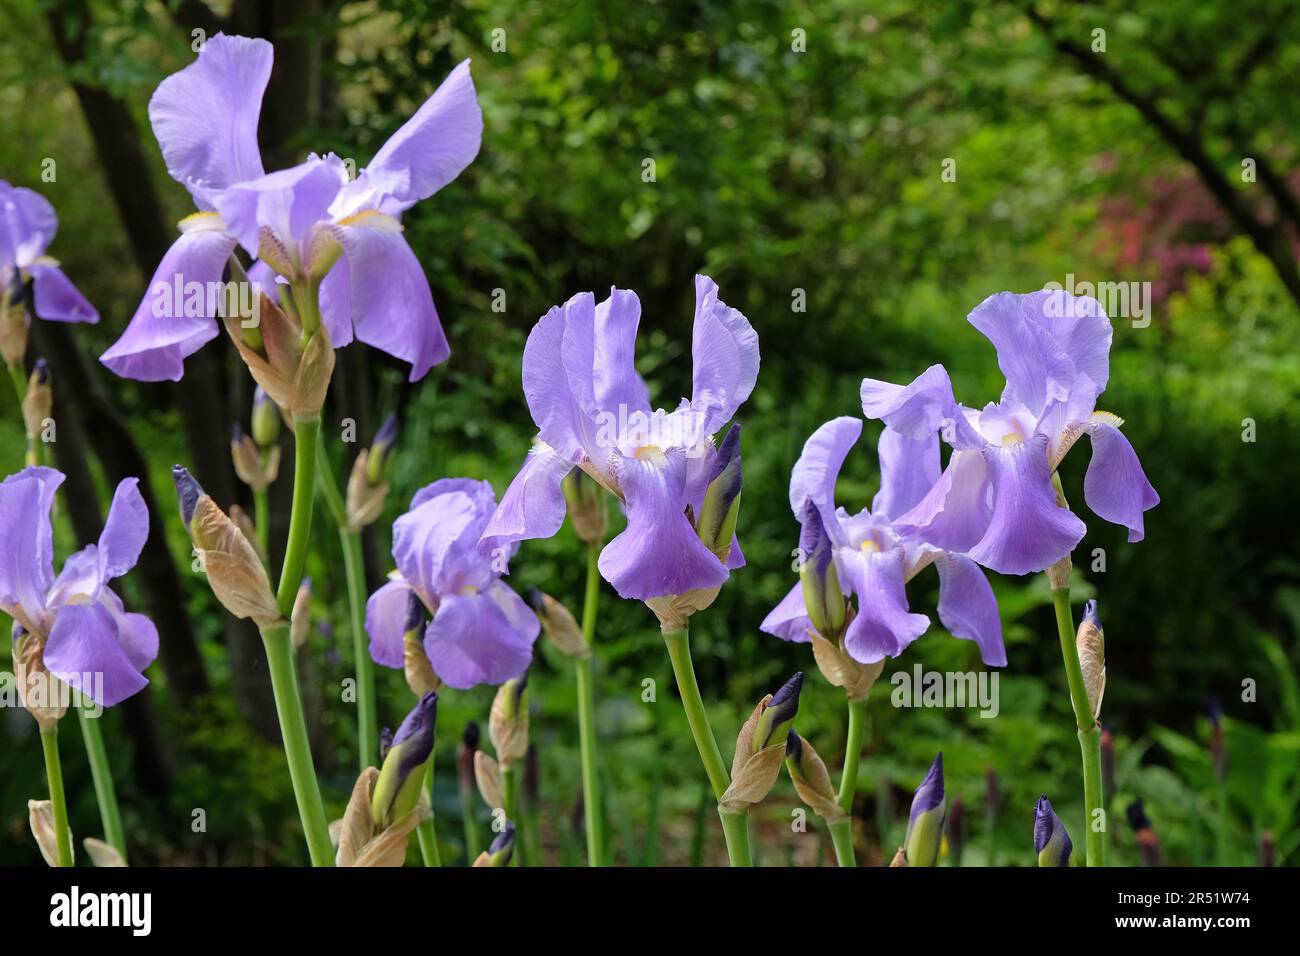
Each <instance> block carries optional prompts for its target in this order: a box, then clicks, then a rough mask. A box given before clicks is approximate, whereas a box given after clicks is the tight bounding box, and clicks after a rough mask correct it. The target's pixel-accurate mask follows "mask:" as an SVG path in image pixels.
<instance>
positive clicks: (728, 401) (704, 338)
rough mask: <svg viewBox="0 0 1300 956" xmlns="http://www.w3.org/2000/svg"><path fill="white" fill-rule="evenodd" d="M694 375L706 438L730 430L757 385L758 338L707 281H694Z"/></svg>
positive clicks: (694, 401)
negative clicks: (717, 432)
mask: <svg viewBox="0 0 1300 956" xmlns="http://www.w3.org/2000/svg"><path fill="white" fill-rule="evenodd" d="M691 357H692V360H693V361H694V375H693V379H692V389H691V406H692V408H694V409H695V410H696V411H697V412H698V413H700V414H702V415H704V416H705V424H704V426H703V431H702V434H705V435H706V434H709V433H711V432H714V431H716V430H717V429H718V428H720V427H722V426H723V425H724V424H726V423H727V422H728V421H729V420H730V419H731V416H732V415H734V414H735V413H736V409H738V408H739V407H740V406H741V405H742V404H743V403H744V401H745V399H747V398H749V393H750V392H752V391H753V390H754V383H755V382H756V381H757V379H758V364H759V355H758V333H757V332H755V331H754V329H753V326H751V325H750V324H749V320H748V319H746V318H745V316H744V315H742V314H741V313H740V312H739V311H738V310H736V309H733V308H731V307H730V306H728V305H726V304H725V303H724V302H723V301H722V300H721V299H719V298H718V286H717V283H715V282H714V281H713V280H712V279H710V278H709V277H708V276H696V277H695V326H694V335H693V337H692V339H691Z"/></svg>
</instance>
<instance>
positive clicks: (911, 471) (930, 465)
mask: <svg viewBox="0 0 1300 956" xmlns="http://www.w3.org/2000/svg"><path fill="white" fill-rule="evenodd" d="M878 454H879V457H880V491H879V492H877V494H876V496H875V498H873V499H872V501H871V513H872V514H873V515H877V516H883V517H897V516H898V515H901V514H904V513H905V512H907V511H908V509H910V508H911V507H912V506H913V505H915V504H916V503H917V502H919V501H920V500H921V499H922V498H924V497H925V495H926V493H927V492H929V490H930V489H931V488H933V487H934V483H935V482H936V481H938V480H939V433H938V432H928V433H926V434H923V435H921V436H920V437H918V438H911V437H909V436H907V435H904V434H903V433H902V432H897V431H894V429H892V428H886V429H885V430H884V431H882V432H881V433H880V444H879V446H878Z"/></svg>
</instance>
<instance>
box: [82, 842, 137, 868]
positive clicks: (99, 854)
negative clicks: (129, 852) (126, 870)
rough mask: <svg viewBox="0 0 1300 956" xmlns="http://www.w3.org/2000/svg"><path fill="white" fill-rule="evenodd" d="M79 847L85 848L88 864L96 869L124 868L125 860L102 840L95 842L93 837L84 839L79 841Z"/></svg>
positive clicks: (115, 849) (116, 850) (110, 845)
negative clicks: (88, 859) (88, 858)
mask: <svg viewBox="0 0 1300 956" xmlns="http://www.w3.org/2000/svg"><path fill="white" fill-rule="evenodd" d="M81 845H82V846H84V847H85V848H86V855H87V856H88V857H90V862H91V863H94V864H95V866H96V867H100V868H105V867H117V866H126V860H125V859H123V857H122V854H121V853H120V852H118V849H117V847H115V846H113V845H112V844H110V843H105V842H104V841H103V840H97V839H95V838H94V837H86V839H84V840H82V841H81Z"/></svg>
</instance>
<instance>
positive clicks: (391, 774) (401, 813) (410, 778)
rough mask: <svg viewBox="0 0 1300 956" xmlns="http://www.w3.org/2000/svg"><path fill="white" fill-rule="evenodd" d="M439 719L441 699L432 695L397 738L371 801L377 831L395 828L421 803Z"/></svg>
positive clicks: (410, 716) (423, 700) (422, 700)
mask: <svg viewBox="0 0 1300 956" xmlns="http://www.w3.org/2000/svg"><path fill="white" fill-rule="evenodd" d="M437 716H438V695H437V694H435V693H433V692H429V693H427V694H425V695H424V696H423V697H421V698H420V700H419V702H418V703H417V704H416V705H415V708H414V709H413V710H412V711H411V712H410V713H409V714H407V715H406V719H405V720H403V721H402V724H401V726H400V727H398V728H397V733H396V734H394V735H393V742H392V744H391V745H390V746H389V748H388V753H387V754H386V755H385V756H384V765H383V767H381V768H380V770H379V779H378V780H376V781H375V789H374V793H373V795H372V797H371V803H370V810H371V817H372V819H373V821H374V824H375V826H376V827H377V828H379V829H383V828H384V827H388V826H392V824H394V823H395V822H397V821H398V820H400V819H402V818H403V817H405V816H406V815H407V814H408V813H410V812H411V811H412V810H414V809H415V808H416V806H417V804H418V803H419V802H420V789H421V786H422V785H423V783H424V768H425V764H426V763H428V760H429V755H430V754H431V753H433V741H434V725H435V723H436V721H437Z"/></svg>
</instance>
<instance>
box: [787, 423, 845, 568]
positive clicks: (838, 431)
mask: <svg viewBox="0 0 1300 956" xmlns="http://www.w3.org/2000/svg"><path fill="white" fill-rule="evenodd" d="M861 434H862V420H861V419H859V418H850V417H849V416H847V415H846V416H842V417H840V418H833V419H831V420H830V421H828V422H827V423H826V424H824V425H822V426H821V427H820V428H818V429H817V430H816V431H815V432H813V433H812V435H810V436H809V438H808V440H807V441H806V442H804V446H803V452H802V453H800V455H799V460H798V461H796V462H795V463H794V469H793V470H792V471H791V472H790V508H791V510H792V511H794V514H795V517H796V518H797V517H801V516H802V515H803V507H804V502H805V501H811V502H812V503H813V505H814V506H816V508H817V510H818V511H819V512H821V516H822V521H823V522H825V523H826V526H827V529H828V530H829V531H830V532H831V535H832V538H833V539H834V540H835V541H836V543H837V544H842V543H843V541H841V540H840V538H839V537H838V535H839V525H838V521H837V519H836V517H835V480H836V479H837V478H839V475H840V469H841V468H843V467H844V459H845V458H847V457H848V454H849V450H850V449H851V448H852V447H853V445H854V443H855V442H856V441H857V440H858V436H859V435H861Z"/></svg>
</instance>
